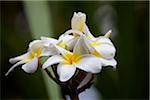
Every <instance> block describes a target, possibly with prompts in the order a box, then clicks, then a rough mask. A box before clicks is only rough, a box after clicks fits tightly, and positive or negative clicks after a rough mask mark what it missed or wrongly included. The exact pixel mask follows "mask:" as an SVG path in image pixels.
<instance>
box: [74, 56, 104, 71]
mask: <svg viewBox="0 0 150 100" xmlns="http://www.w3.org/2000/svg"><path fill="white" fill-rule="evenodd" d="M76 67H77V68H79V69H81V70H84V71H86V72H91V73H99V72H100V71H101V68H102V64H101V60H100V59H99V58H97V57H94V56H92V55H86V56H83V57H81V59H80V60H79V62H78V63H77V64H76Z"/></svg>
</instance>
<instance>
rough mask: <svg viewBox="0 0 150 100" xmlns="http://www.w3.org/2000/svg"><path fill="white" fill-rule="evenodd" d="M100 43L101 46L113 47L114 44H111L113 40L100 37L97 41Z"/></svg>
mask: <svg viewBox="0 0 150 100" xmlns="http://www.w3.org/2000/svg"><path fill="white" fill-rule="evenodd" d="M96 40H97V41H98V42H100V43H101V44H110V45H113V43H112V42H111V40H110V39H109V38H107V37H105V36H100V37H98V38H97V39H96Z"/></svg>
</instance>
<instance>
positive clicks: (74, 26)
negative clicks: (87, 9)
mask: <svg viewBox="0 0 150 100" xmlns="http://www.w3.org/2000/svg"><path fill="white" fill-rule="evenodd" d="M85 22H86V15H85V14H84V13H81V12H78V13H76V12H74V14H73V17H72V19H71V29H70V30H68V31H66V32H65V33H64V35H68V34H71V33H72V34H73V36H74V38H73V39H72V40H70V41H69V43H68V47H67V48H68V50H73V47H74V46H75V44H76V42H77V41H78V39H79V37H80V36H81V35H83V29H84V26H85Z"/></svg>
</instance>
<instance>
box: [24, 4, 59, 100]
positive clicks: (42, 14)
mask: <svg viewBox="0 0 150 100" xmlns="http://www.w3.org/2000/svg"><path fill="white" fill-rule="evenodd" d="M24 8H25V12H26V15H27V19H28V23H29V26H30V29H31V32H32V34H31V35H32V37H33V38H34V39H40V36H48V35H52V34H49V33H52V28H51V24H50V23H51V14H50V11H49V10H50V9H49V6H48V3H47V2H46V1H36V2H35V1H24ZM41 72H42V76H43V78H44V81H45V85H46V89H47V93H48V98H49V99H51V100H60V90H59V88H58V85H57V84H56V83H54V82H53V81H52V80H50V79H49V77H48V76H47V74H46V73H45V72H44V71H41ZM39 81H40V80H39Z"/></svg>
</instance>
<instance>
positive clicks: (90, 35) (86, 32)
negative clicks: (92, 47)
mask: <svg viewBox="0 0 150 100" xmlns="http://www.w3.org/2000/svg"><path fill="white" fill-rule="evenodd" d="M83 32H84V33H85V35H86V36H87V38H88V39H91V40H95V39H96V38H95V37H94V36H93V35H92V34H91V32H90V30H89V28H88V26H87V25H86V24H85V25H84V28H83Z"/></svg>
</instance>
